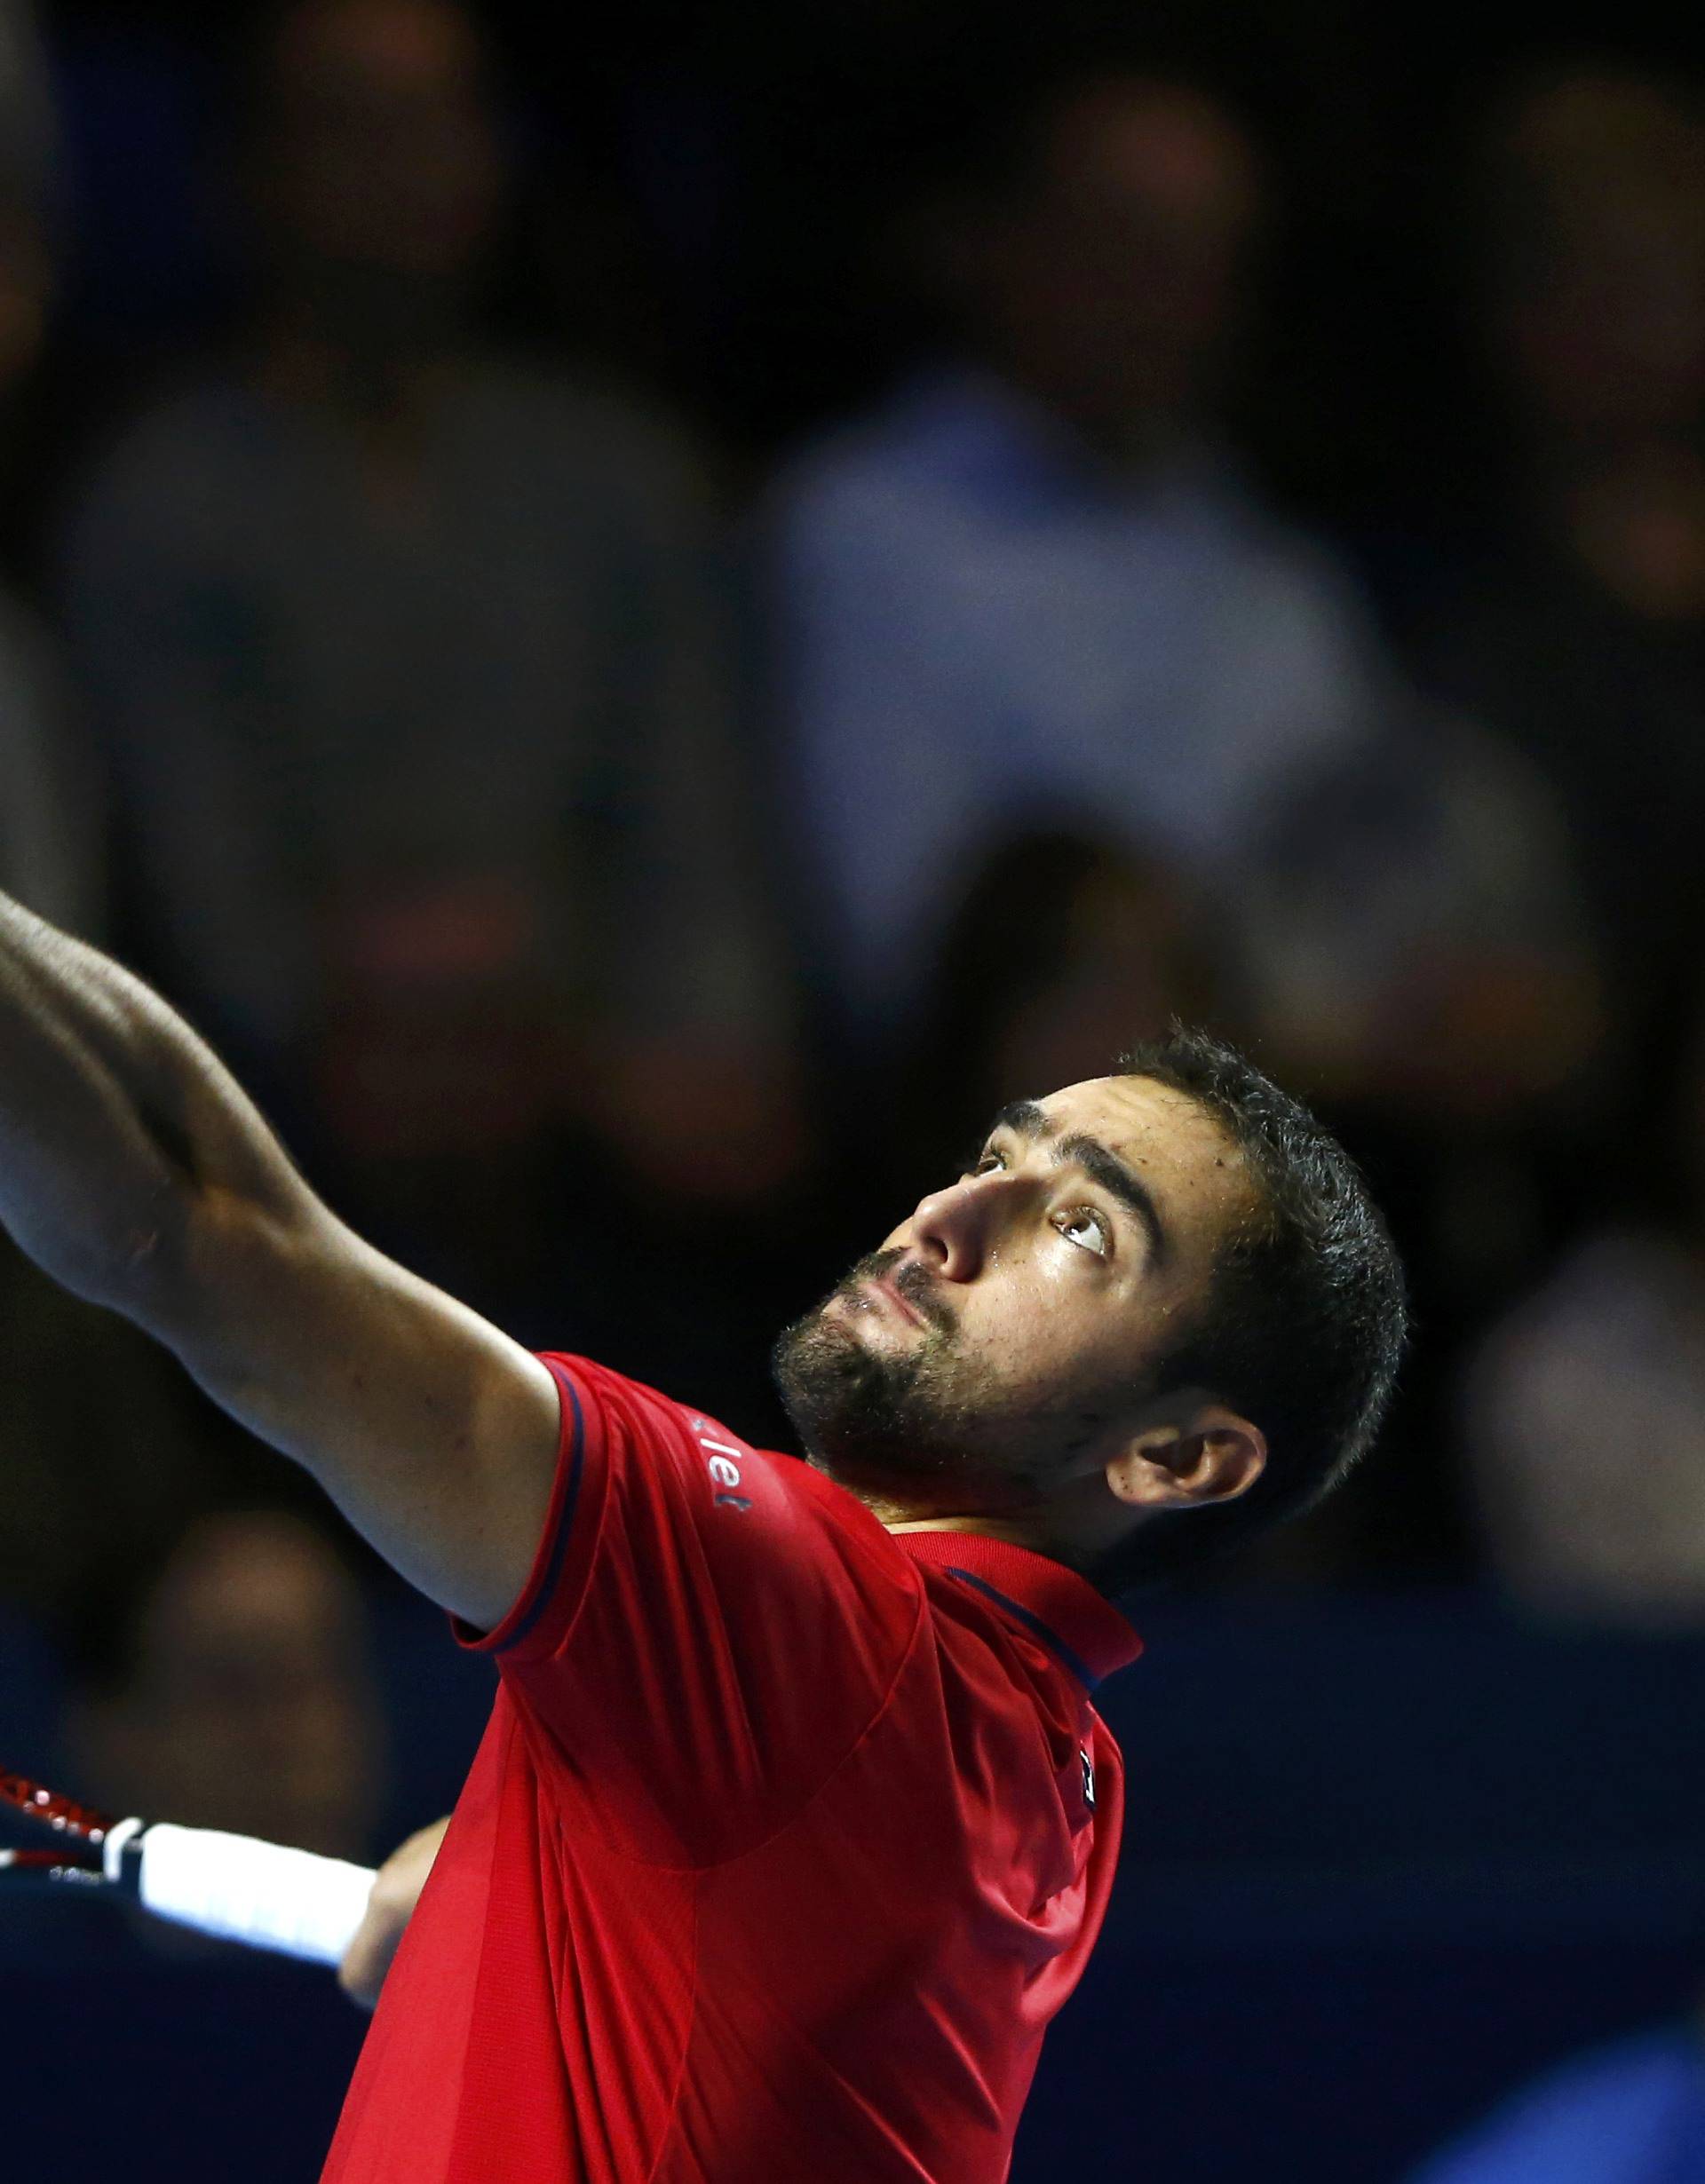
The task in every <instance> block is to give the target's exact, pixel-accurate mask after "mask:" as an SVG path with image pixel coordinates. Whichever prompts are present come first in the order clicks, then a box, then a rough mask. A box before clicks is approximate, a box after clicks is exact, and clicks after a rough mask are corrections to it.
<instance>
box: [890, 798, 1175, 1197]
mask: <svg viewBox="0 0 1705 2184" xmlns="http://www.w3.org/2000/svg"><path fill="white" fill-rule="evenodd" d="M1216 999H1217V990H1216V974H1215V967H1214V963H1213V961H1212V949H1211V943H1210V937H1209V934H1208V933H1207V932H1206V931H1204V930H1202V929H1201V920H1200V918H1199V917H1198V916H1197V914H1196V913H1195V910H1194V907H1193V904H1192V903H1191V901H1190V899H1189V898H1188V896H1187V894H1186V890H1184V889H1183V888H1182V887H1181V886H1180V884H1179V882H1178V879H1177V877H1176V876H1175V875H1174V874H1170V873H1168V872H1166V871H1164V870H1162V869H1161V868H1160V867H1158V866H1149V865H1144V864H1142V863H1141V862H1139V861H1138V859H1135V858H1133V857H1131V856H1130V854H1129V853H1128V852H1127V851H1125V850H1123V849H1122V847H1120V846H1119V845H1117V844H1116V843H1109V842H1106V841H1104V840H1099V839H1097V838H1096V837H1095V836H1093V835H1077V834H1071V833H1065V832H1062V833H1057V834H1035V835H1016V836H1015V837H1014V838H1013V839H1012V840H1011V841H1010V842H1007V843H1002V844H1000V845H999V846H997V847H996V848H995V850H994V851H992V853H991V854H990V855H989V856H988V857H987V859H985V860H984V861H983V863H982V864H981V865H980V866H979V868H978V869H977V871H976V872H975V873H974V874H972V875H971V879H970V882H969V885H968V886H966V887H965V888H964V892H963V894H962V896H961V898H960V900H959V903H958V906H957V907H956V910H955V913H954V915H953V919H952V922H951V923H950V924H949V926H948V932H947V936H946V938H945V940H944V942H943V945H942V947H941V951H940V956H939V958H938V960H937V962H936V965H935V968H934V970H933V973H932V976H931V978H930V981H929V985H928V987H927V993H926V1000H925V1003H924V1008H923V1009H922V1010H921V1011H920V1015H919V1031H918V1037H917V1041H916V1045H915V1047H914V1048H913V1050H912V1052H911V1053H910V1055H909V1056H908V1059H907V1062H906V1064H905V1066H904V1068H903V1069H902V1072H901V1080H900V1081H901V1116H902V1128H901V1129H900V1132H899V1133H898V1136H899V1139H900V1151H901V1152H902V1153H903V1158H904V1160H905V1162H906V1165H907V1169H908V1173H907V1175H904V1176H896V1178H895V1185H896V1188H899V1189H903V1188H905V1187H906V1185H907V1184H909V1185H910V1187H911V1188H912V1189H913V1190H914V1191H915V1190H916V1188H917V1187H918V1185H919V1183H921V1182H923V1181H925V1180H932V1179H939V1178H940V1177H941V1176H943V1175H948V1173H950V1172H952V1170H953V1168H954V1167H955V1165H956V1163H957V1162H958V1161H960V1160H961V1159H963V1157H964V1154H965V1153H966V1151H967V1148H968V1147H969V1146H970V1144H971V1139H972V1137H973V1136H974V1135H975V1134H976V1133H977V1132H979V1131H981V1130H984V1129H986V1128H987V1124H988V1119H989V1117H990V1116H991V1115H992V1114H993V1113H994V1112H995V1110H996V1109H997V1108H999V1107H1001V1106H1002V1105H1003V1104H1005V1103H1006V1102H1007V1101H1008V1100H1013V1099H1029V1098H1034V1097H1035V1096H1036V1094H1037V1092H1038V1091H1039V1090H1040V1089H1041V1088H1043V1087H1045V1086H1049V1085H1060V1084H1075V1083H1077V1082H1079V1081H1080V1080H1082V1079H1083V1078H1085V1077H1097V1076H1099V1075H1101V1074H1102V1072H1104V1071H1105V1070H1106V1068H1107V1067H1108V1065H1109V1064H1110V1063H1111V1061H1112V1059H1113V1057H1114V1055H1116V1054H1117V1053H1119V1052H1120V1051H1121V1050H1122V1048H1125V1047H1128V1046H1130V1045H1131V1044H1133V1043H1134V1042H1135V1041H1138V1040H1141V1039H1148V1038H1154V1037H1158V1036H1160V1035H1161V1034H1162V1033H1164V1031H1165V1030H1166V1027H1167V1025H1168V1024H1169V1023H1170V1021H1171V1019H1172V1018H1173V1017H1182V1018H1183V1019H1185V1020H1186V1022H1189V1023H1199V1022H1201V1021H1203V1020H1204V1019H1205V1018H1207V1017H1210V1016H1212V1015H1214V1014H1216V1013H1217V1010H1216V1006H1215V1003H1216Z"/></svg>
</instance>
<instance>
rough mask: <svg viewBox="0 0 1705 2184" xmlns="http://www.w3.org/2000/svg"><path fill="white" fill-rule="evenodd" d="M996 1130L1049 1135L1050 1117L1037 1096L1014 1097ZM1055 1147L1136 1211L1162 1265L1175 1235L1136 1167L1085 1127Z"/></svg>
mask: <svg viewBox="0 0 1705 2184" xmlns="http://www.w3.org/2000/svg"><path fill="white" fill-rule="evenodd" d="M996 1130H1011V1131H1012V1132H1013V1134H1014V1135H1015V1136H1019V1137H1029V1138H1038V1139H1040V1138H1046V1137H1047V1136H1048V1118H1047V1116H1046V1115H1045V1114H1044V1113H1043V1111H1042V1109H1041V1108H1040V1107H1039V1106H1038V1105H1037V1104H1036V1103H1035V1100H1013V1101H1012V1102H1011V1104H1009V1105H1007V1106H1005V1107H1003V1108H1002V1110H1001V1112H1000V1113H999V1114H997V1115H996V1116H995V1120H994V1121H993V1123H992V1124H991V1125H990V1126H989V1135H990V1136H994V1134H995V1131H996ZM1051 1151H1052V1156H1053V1159H1054V1161H1055V1163H1056V1164H1057V1165H1058V1166H1059V1167H1064V1166H1066V1164H1067V1162H1069V1161H1073V1160H1075V1161H1076V1163H1077V1165H1078V1166H1079V1167H1081V1168H1082V1171H1083V1173H1084V1174H1085V1175H1087V1176H1088V1177H1089V1178H1090V1182H1091V1183H1099V1185H1100V1186H1101V1188H1102V1190H1104V1191H1106V1194H1107V1196H1108V1197H1109V1198H1113V1199H1118V1201H1119V1203H1120V1204H1121V1205H1122V1206H1124V1207H1129V1208H1130V1211H1131V1212H1132V1213H1133V1214H1135V1215H1136V1216H1137V1218H1138V1221H1140V1222H1141V1223H1142V1224H1143V1230H1144V1233H1145V1235H1146V1237H1147V1238H1148V1255H1149V1259H1150V1262H1151V1263H1153V1264H1154V1265H1155V1266H1159V1265H1160V1264H1161V1263H1162V1262H1163V1261H1164V1259H1165V1258H1166V1256H1167V1254H1168V1252H1169V1251H1170V1248H1171V1239H1170V1238H1169V1236H1168V1235H1167V1232H1166V1226H1165V1223H1163V1222H1162V1219H1161V1209H1160V1207H1158V1206H1156V1205H1155V1203H1154V1193H1153V1192H1152V1191H1150V1190H1149V1187H1148V1185H1147V1184H1146V1183H1145V1182H1144V1181H1143V1179H1142V1177H1141V1176H1140V1175H1138V1173H1137V1171H1136V1169H1135V1168H1134V1167H1130V1165H1129V1164H1128V1163H1127V1162H1126V1161H1123V1160H1122V1159H1120V1158H1119V1156H1118V1154H1117V1153H1116V1152H1114V1151H1113V1150H1112V1148H1111V1147H1110V1146H1106V1145H1104V1144H1103V1143H1101V1140H1100V1139H1099V1138H1098V1137H1089V1136H1084V1134H1083V1133H1082V1131H1076V1132H1075V1133H1074V1134H1073V1135H1072V1136H1070V1137H1062V1138H1059V1139H1058V1140H1057V1141H1055V1142H1054V1143H1053V1144H1052V1146H1051Z"/></svg>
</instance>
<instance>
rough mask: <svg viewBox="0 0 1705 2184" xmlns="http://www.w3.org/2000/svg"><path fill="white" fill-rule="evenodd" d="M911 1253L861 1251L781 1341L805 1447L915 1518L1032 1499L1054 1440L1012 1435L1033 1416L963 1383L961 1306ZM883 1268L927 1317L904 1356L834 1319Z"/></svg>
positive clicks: (834, 1472) (785, 1397)
mask: <svg viewBox="0 0 1705 2184" xmlns="http://www.w3.org/2000/svg"><path fill="white" fill-rule="evenodd" d="M904 1256H905V1254H904V1253H903V1252H900V1251H879V1252H874V1253H872V1254H871V1255H870V1256H869V1257H868V1259H860V1262H859V1263H858V1264H857V1266H855V1267H854V1268H853V1270H852V1272H851V1273H850V1274H849V1275H848V1276H847V1277H846V1278H845V1281H843V1282H842V1283H841V1285H840V1286H839V1287H838V1288H837V1290H835V1291H834V1292H833V1294H832V1295H831V1296H830V1297H829V1298H826V1299H825V1300H824V1302H823V1303H822V1304H821V1305H819V1306H818V1308H817V1309H816V1310H815V1311H812V1312H807V1313H806V1314H805V1318H803V1319H797V1320H795V1321H794V1323H793V1325H791V1326H790V1327H789V1328H787V1329H786V1330H785V1331H784V1332H783V1333H782V1334H781V1337H780V1339H779V1340H778V1341H777V1342H776V1345H775V1348H774V1349H773V1352H772V1354H771V1359H770V1364H771V1369H772V1371H773V1373H774V1375H775V1382H776V1386H777V1388H778V1389H780V1390H781V1400H782V1402H783V1404H784V1405H786V1406H787V1412H788V1415H789V1418H790V1419H791V1420H793V1424H794V1428H795V1430H796V1431H797V1433H798V1435H799V1437H800V1440H801V1442H802V1443H803V1444H804V1446H805V1452H806V1454H807V1455H808V1456H809V1457H810V1458H811V1460H812V1462H813V1464H814V1465H815V1466H816V1468H818V1469H819V1470H820V1471H821V1472H823V1473H825V1474H826V1475H827V1476H829V1478H832V1479H834V1480H836V1481H837V1482H838V1483H839V1484H841V1485H843V1486H846V1487H849V1488H851V1490H852V1491H853V1492H854V1493H855V1494H858V1495H859V1496H860V1498H861V1499H862V1500H868V1501H873V1502H880V1503H884V1504H888V1505H891V1506H892V1507H896V1508H900V1509H903V1510H904V1511H905V1512H906V1513H907V1514H908V1515H916V1516H920V1517H922V1516H931V1515H971V1514H973V1513H979V1512H980V1513H984V1514H990V1515H993V1514H996V1513H1001V1512H1011V1511H1013V1510H1019V1509H1025V1508H1029V1507H1034V1506H1035V1503H1036V1502H1038V1501H1039V1500H1042V1499H1043V1489H1044V1486H1045V1484H1046V1482H1047V1480H1048V1479H1049V1478H1050V1477H1051V1476H1052V1475H1053V1474H1054V1473H1055V1471H1056V1470H1057V1468H1058V1463H1059V1453H1060V1452H1059V1448H1058V1446H1057V1445H1056V1446H1054V1447H1052V1448H1050V1447H1049V1446H1048V1441H1047V1439H1046V1438H1043V1439H1041V1440H1040V1441H1038V1439H1037V1438H1035V1437H1033V1436H1027V1435H1026V1434H1024V1433H1023V1432H1022V1430H1020V1431H1019V1433H1018V1434H1016V1435H1015V1434H1014V1433H1013V1431H1012V1428H1014V1427H1018V1428H1022V1426H1023V1424H1024V1422H1025V1421H1023V1420H1014V1419H1012V1418H1011V1417H1010V1416H1009V1417H997V1416H995V1415H993V1414H992V1413H991V1411H990V1407H989V1405H988V1403H987V1397H984V1399H983V1400H982V1401H980V1402H979V1400H978V1396H977V1393H976V1392H975V1391H973V1390H971V1389H969V1388H967V1387H966V1386H965V1384H964V1382H965V1379H966V1375H965V1373H964V1367H963V1358H962V1357H961V1354H960V1352H959V1350H958V1348H957V1338H958V1323H957V1320H956V1317H955V1314H954V1311H953V1308H952V1306H951V1305H950V1304H949V1303H948V1301H947V1300H946V1299H945V1298H944V1297H943V1296H942V1295H941V1294H940V1288H939V1285H938V1284H937V1283H936V1282H935V1281H934V1279H933V1278H932V1276H931V1274H930V1271H929V1270H928V1268H927V1267H924V1266H922V1265H920V1264H919V1263H918V1262H916V1260H912V1261H909V1262H908V1263H907V1264H905V1265H903V1266H901V1265H900V1260H901V1259H902V1258H903V1257H904ZM896 1269H897V1271H896ZM884 1276H888V1277H890V1278H891V1279H892V1283H893V1286H894V1287H895V1288H896V1289H898V1290H899V1292H900V1295H901V1296H903V1297H904V1298H905V1300H906V1302H908V1304H910V1305H911V1306H912V1307H913V1308H914V1310H916V1311H917V1312H918V1313H920V1314H921V1315H922V1317H923V1318H924V1320H925V1322H926V1323H927V1332H926V1333H924V1335H923V1336H922V1337H921V1338H920V1340H919V1341H918V1342H917V1343H916V1346H915V1347H914V1348H913V1349H910V1350H909V1351H908V1352H907V1353H906V1354H904V1355H893V1356H889V1355H884V1354H883V1353H881V1352H878V1351H876V1350H874V1349H869V1348H868V1347H867V1346H866V1345H865V1344H863V1343H862V1342H860V1341H859V1340H858V1339H857V1337H856V1335H855V1334H854V1333H853V1331H852V1330H851V1329H850V1328H846V1327H843V1326H840V1325H837V1324H836V1322H835V1321H834V1320H833V1319H831V1318H829V1316H828V1310H827V1308H828V1306H829V1304H830V1303H832V1302H834V1301H835V1299H836V1298H843V1299H845V1298H849V1297H851V1296H852V1295H853V1293H854V1292H855V1291H856V1290H857V1289H858V1287H859V1286H860V1284H861V1283H863V1282H867V1281H871V1280H876V1279H880V1278H882V1277H884ZM854 1309H855V1310H856V1309H857V1308H856V1307H855V1308H854ZM1053 1422H1054V1423H1055V1425H1056V1428H1057V1427H1058V1424H1059V1421H1053ZM1082 1422H1084V1423H1087V1422H1088V1421H1087V1420H1086V1421H1082ZM1095 1422H1096V1423H1097V1424H1098V1423H1099V1422H1100V1421H1099V1420H1096V1421H1095ZM1020 1446H1021V1447H1022V1448H1023V1450H1024V1452H1023V1453H1022V1454H1019V1453H1017V1450H1018V1448H1019V1447H1020Z"/></svg>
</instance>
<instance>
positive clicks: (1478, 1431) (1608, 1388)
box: [1463, 1017, 1705, 1623]
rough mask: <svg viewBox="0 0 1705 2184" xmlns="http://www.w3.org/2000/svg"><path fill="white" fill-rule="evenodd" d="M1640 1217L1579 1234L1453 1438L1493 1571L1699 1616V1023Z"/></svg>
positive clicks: (1488, 1357)
mask: <svg viewBox="0 0 1705 2184" xmlns="http://www.w3.org/2000/svg"><path fill="white" fill-rule="evenodd" d="M1648 1157H1649V1159H1650V1161H1651V1168H1652V1174H1651V1179H1650V1180H1651V1189H1650V1207H1651V1210H1650V1212H1649V1213H1648V1215H1647V1216H1646V1219H1645V1220H1644V1221H1640V1220H1638V1219H1634V1218H1630V1219H1628V1220H1626V1221H1624V1222H1622V1223H1616V1224H1614V1225H1613V1226H1609V1227H1606V1228H1604V1229H1601V1230H1598V1232H1596V1233H1594V1234H1591V1235H1590V1236H1589V1237H1588V1238H1586V1239H1585V1240H1584V1241H1583V1242H1582V1243H1581V1244H1580V1245H1579V1246H1577V1248H1576V1249H1575V1250H1574V1252H1573V1253H1572V1254H1570V1255H1569V1257H1568V1258H1567V1259H1566V1261H1565V1262H1564V1264H1563V1265H1562V1267H1561V1268H1560V1269H1559V1270H1558V1272H1557V1273H1556V1274H1555V1276H1554V1277H1553V1278H1552V1279H1551V1280H1550V1282H1548V1283H1547V1284H1546V1285H1545V1286H1543V1287H1542V1288H1541V1289H1540V1290H1539V1291H1538V1292H1537V1293H1536V1294H1534V1295H1533V1296H1531V1297H1530V1298H1529V1299H1528V1300H1527V1302H1525V1303H1524V1304H1522V1305H1521V1306H1520V1307H1519V1309H1518V1310H1516V1311H1515V1312H1514V1313H1513V1315H1511V1318H1509V1319H1508V1320H1507V1321H1506V1322H1505V1323H1504V1324H1503V1325H1502V1326H1500V1327H1498V1328H1497V1329H1495V1331H1494V1333H1492V1334H1491V1335H1490V1336H1489V1338H1488V1339H1487V1342H1486V1344H1485V1346H1484V1349H1483V1350H1482V1352H1481V1354H1480V1355H1479V1357H1478V1359H1477V1360H1476V1361H1475V1364H1474V1366H1473V1369H1472V1371H1471V1374H1470V1376H1469V1380H1468V1383H1467V1397H1466V1405H1465V1413H1464V1420H1463V1424H1464V1428H1465V1434H1466V1442H1467V1452H1468V1458H1469V1462H1470V1467H1471V1479H1472V1484H1473V1487H1474V1491H1475V1498H1476V1500H1477V1502H1478V1505H1479V1513H1480V1517H1481V1522H1482V1525H1483V1529H1484V1534H1485V1539H1486V1544H1487V1547H1488V1549H1489V1551H1490V1555H1491V1558H1492V1562H1493V1565H1494V1567H1495V1570H1496V1571H1497V1573H1498V1575H1499V1576H1500V1577H1501V1578H1502V1579H1503V1581H1504V1583H1506V1584H1507V1585H1508V1586H1510V1587H1511V1589H1512V1590H1514V1591H1515V1592H1517V1593H1519V1594H1522V1595H1524V1596H1525V1597H1527V1599H1529V1600H1532V1601H1534V1602H1538V1603H1540V1604H1542V1605H1544V1606H1548V1607H1550V1608H1554V1609H1558V1610H1565V1611H1568V1612H1574V1613H1582V1614H1588V1615H1591V1616H1595V1617H1598V1618H1605V1619H1607V1620H1614V1621H1623V1622H1635V1623H1665V1622H1677V1621H1681V1622H1695V1623H1698V1622H1705V1017H1699V1018H1696V1019H1695V1023H1694V1025H1693V1037H1692V1048H1691V1052H1690V1053H1689V1055H1688V1056H1687V1060H1686V1067H1685V1071H1684V1072H1683V1077H1682V1082H1681V1086H1680V1089H1679V1094H1678V1096H1677V1100H1676V1103H1675V1113H1674V1119H1673V1123H1672V1127H1671V1128H1669V1130H1668V1131H1667V1132H1665V1133H1664V1134H1663V1136H1662V1137H1661V1140H1660V1142H1659V1143H1658V1144H1657V1145H1656V1146H1655V1147H1654V1148H1653V1150H1652V1151H1651V1152H1650V1154H1649V1156H1648Z"/></svg>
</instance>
